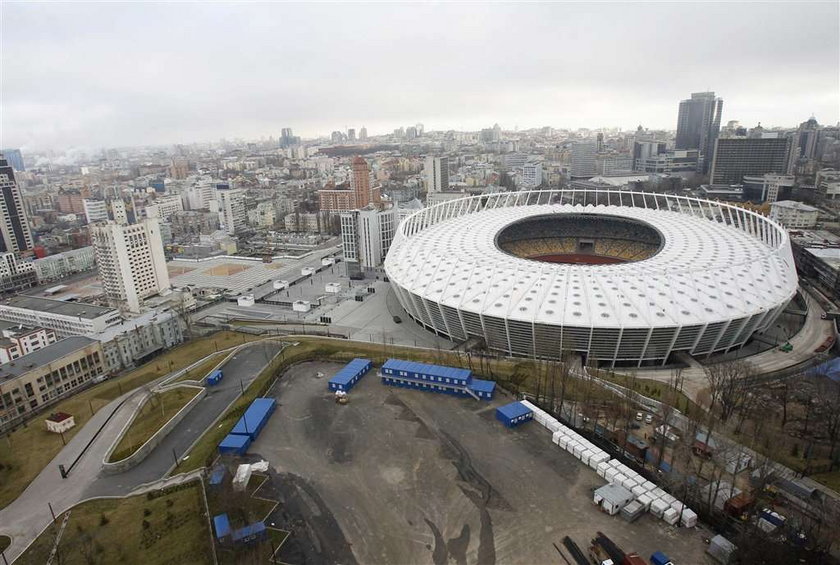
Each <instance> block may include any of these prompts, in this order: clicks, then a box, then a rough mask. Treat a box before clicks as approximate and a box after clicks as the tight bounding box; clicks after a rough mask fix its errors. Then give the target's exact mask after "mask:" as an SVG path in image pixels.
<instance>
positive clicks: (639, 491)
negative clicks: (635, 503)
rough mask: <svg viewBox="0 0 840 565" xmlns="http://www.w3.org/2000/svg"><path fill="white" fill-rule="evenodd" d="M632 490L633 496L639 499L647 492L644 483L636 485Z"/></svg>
mask: <svg viewBox="0 0 840 565" xmlns="http://www.w3.org/2000/svg"><path fill="white" fill-rule="evenodd" d="M631 491H632V492H633V496H635V497H636V499H637V500H638V499H639V497H640V496H643V495H644V494H645V493H646V492H647V491H646V490H645V487H643V486H642V485H636V486H634V487H633V488H632V489H631Z"/></svg>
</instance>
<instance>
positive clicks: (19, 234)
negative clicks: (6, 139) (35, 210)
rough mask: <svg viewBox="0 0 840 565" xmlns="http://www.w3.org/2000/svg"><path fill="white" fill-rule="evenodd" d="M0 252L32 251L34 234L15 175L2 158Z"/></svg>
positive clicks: (0, 179) (0, 174)
mask: <svg viewBox="0 0 840 565" xmlns="http://www.w3.org/2000/svg"><path fill="white" fill-rule="evenodd" d="M0 195H2V198H0V213H2V214H1V215H0V236H2V237H0V252H5V251H9V252H15V253H20V252H21V251H26V250H28V249H32V247H33V245H32V233H31V232H30V231H29V222H28V221H27V219H26V213H25V212H24V209H23V198H21V195H20V188H18V185H17V182H16V181H15V173H14V171H13V170H12V167H11V166H10V165H9V163H8V162H7V161H6V159H5V158H4V157H2V156H0Z"/></svg>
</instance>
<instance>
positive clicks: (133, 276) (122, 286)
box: [90, 218, 169, 312]
mask: <svg viewBox="0 0 840 565" xmlns="http://www.w3.org/2000/svg"><path fill="white" fill-rule="evenodd" d="M90 238H91V243H92V244H93V250H94V253H95V254H96V264H97V267H98V269H99V278H100V279H101V281H102V288H103V290H104V291H105V294H106V296H107V297H108V299H109V300H110V301H111V302H112V303H113V304H114V305H115V306H118V307H120V308H124V309H126V310H128V311H130V312H139V311H140V304H141V301H142V300H143V299H144V298H146V297H148V296H152V295H154V294H157V293H159V292H160V291H162V290H164V289H167V288H169V273H168V272H167V270H166V257H165V256H164V254H163V241H162V240H161V236H160V224H159V223H158V220H157V219H155V218H151V219H146V220H143V221H142V222H139V223H137V224H134V225H120V224H117V223H115V222H108V223H101V224H96V225H94V226H91V228H90Z"/></svg>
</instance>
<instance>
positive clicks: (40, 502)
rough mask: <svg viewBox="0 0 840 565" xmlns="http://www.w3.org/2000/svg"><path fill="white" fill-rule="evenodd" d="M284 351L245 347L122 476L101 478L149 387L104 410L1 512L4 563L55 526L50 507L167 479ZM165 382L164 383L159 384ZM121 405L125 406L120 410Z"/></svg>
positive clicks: (275, 346) (264, 345)
mask: <svg viewBox="0 0 840 565" xmlns="http://www.w3.org/2000/svg"><path fill="white" fill-rule="evenodd" d="M281 349H282V344H281V343H280V342H278V341H265V342H256V343H252V344H247V345H245V346H244V347H243V348H242V349H241V350H239V351H238V352H237V353H236V355H234V356H233V357H232V358H231V359H230V360H229V361H228V362H227V363H226V364H225V366H224V372H225V377H224V379H223V380H222V383H221V384H219V385H218V386H216V387H213V388H211V389H209V390H208V394H207V396H206V397H205V398H204V400H202V401H201V403H200V404H199V405H198V406H196V408H194V409H193V410H192V411H191V412H190V413H189V414H187V415H186V416H185V417H184V419H183V420H181V422H179V423H178V426H177V427H176V428H175V429H174V430H173V431H172V432H171V433H170V434H169V435H168V436H167V437H166V438H165V439H164V440H163V441H162V442H161V443H160V445H158V446H157V447H156V448H155V449H154V450H153V451H152V452H151V453H150V454H149V456H148V457H146V458H145V459H144V460H143V461H142V462H141V463H140V464H139V465H137V466H136V467H134V468H132V469H129V470H128V471H126V472H124V473H120V474H117V475H103V474H101V469H102V461H103V458H104V457H105V455H106V454H107V452H108V450H109V449H110V447H111V445H112V444H113V442H114V441H115V440H116V438H117V436H118V435H119V433H120V431H121V430H122V429H123V427H124V426H125V425H126V423H128V421H129V420H130V418H131V415H132V414H133V412H134V409H135V408H136V407H137V406H139V405H140V404H141V402H142V401H143V399H144V398H145V391H146V390H147V387H141V388H139V389H135V390H134V391H132V392H129V393H126V394H124V395H123V396H121V397H119V398H117V399H115V400H113V401H112V402H111V403H110V404H108V405H107V406H105V407H104V408H102V409H100V410H99V411H98V412H97V413H96V414H94V416H93V417H92V418H91V419H90V421H88V423H87V424H86V425H85V426H84V427H83V428H82V429H81V430H80V431H79V432H78V433H77V434H76V435H75V436H74V437H73V439H72V440H71V441H70V442H69V443H68V444H67V445H66V446H65V447H64V449H62V450H61V452H59V454H58V455H57V456H56V457H55V458H54V459H53V460H52V462H50V464H49V465H47V466H46V467H45V468H44V469H43V470H42V471H41V473H40V474H39V475H38V476H37V477H36V478H35V480H33V481H32V483H31V484H30V485H29V486H28V487H27V488H26V490H24V491H23V493H22V494H21V495H20V496H19V497H18V498H17V499H16V500H15V501H14V502H12V503H11V504H9V505H8V506H6V507H5V508H3V509H2V510H0V534H3V535H8V536H10V537H11V538H12V544H11V546H10V547H9V548H8V549H7V550H6V559H8V560H9V562H10V563H11V562H12V561H14V560H15V559H17V557H19V556H20V554H21V553H22V552H23V551H24V550H25V549H26V547H28V546H29V544H30V543H32V541H33V540H34V539H35V538H36V537H37V536H38V535H39V534H40V533H41V532H42V531H43V530H44V528H46V527H47V526H49V524H50V523H51V522H52V514H51V511H50V505H51V506H52V510H53V511H54V512H55V514H56V516H58V515H59V514H61V513H63V512H65V511H66V510H68V509H69V508H71V507H72V506H74V505H76V504H78V503H79V502H81V501H83V500H86V499H88V498H92V497H97V496H124V495H126V494H129V493H130V492H132V491H133V490H135V489H137V488H138V487H142V486H143V485H145V484H147V483H150V482H154V481H158V480H160V479H162V478H164V477H165V476H166V475H167V474H168V473H169V471H170V470H171V469H172V468H173V467H174V466H175V456H174V454H177V456H178V457H179V458H180V457H182V456H183V455H184V453H185V452H186V451H187V450H188V449H189V448H190V447H191V446H192V444H193V443H194V442H195V441H197V440H198V438H199V437H200V436H201V434H203V433H204V432H205V431H206V430H207V428H208V427H210V425H211V424H212V423H213V421H214V420H215V419H216V418H217V417H218V416H219V415H220V414H222V412H224V410H225V409H226V408H227V407H228V406H229V405H230V404H231V403H232V402H233V401H234V400H236V399H237V398H238V397H239V396H240V394H241V393H242V389H243V388H247V387H248V386H249V385H250V384H251V382H252V381H253V380H254V379H255V378H256V376H257V375H258V374H259V373H260V371H261V370H262V369H263V367H265V366H266V365H267V364H268V362H269V361H271V359H272V358H273V357H274V356H275V355H276V354H277V353H279V352H280V350H281ZM167 376H168V375H167ZM164 378H166V377H164ZM161 380H163V378H162V379H158V381H156V382H160V381H161ZM123 401H124V404H123V405H122V406H120V407H119V408H117V407H118V406H119V405H120V403H121V402H123ZM114 410H116V413H115V414H114V416H113V417H112V418H111V420H110V421H108V423H107V424H106V425H105V427H104V428H103V429H102V432H101V433H100V434H99V436H98V437H97V438H96V440H95V441H94V442H93V443H92V444H91V446H90V447H89V448H88V450H87V451H86V452H85V453H84V455H83V456H82V457H81V459H79V462H78V464H77V465H76V467H75V468H74V469H73V472H72V473H70V475H69V476H68V477H67V478H66V479H62V478H61V475H60V474H59V472H58V465H59V464H64V465H65V466H69V464H70V463H71V462H72V461H73V460H74V459H75V458H76V457H77V456H78V454H79V453H81V452H82V450H83V449H84V447H85V445H86V444H87V443H88V442H89V441H90V439H91V438H92V437H93V436H94V434H95V433H96V431H97V430H98V429H99V428H100V427H101V426H102V425H103V423H104V422H105V420H107V419H108V416H109V415H110V414H111V413H112V412H114ZM173 450H174V451H173Z"/></svg>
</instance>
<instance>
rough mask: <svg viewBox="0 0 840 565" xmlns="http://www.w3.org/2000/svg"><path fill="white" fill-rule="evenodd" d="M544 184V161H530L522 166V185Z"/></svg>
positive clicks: (534, 185)
mask: <svg viewBox="0 0 840 565" xmlns="http://www.w3.org/2000/svg"><path fill="white" fill-rule="evenodd" d="M541 184H542V163H534V162H528V163H525V164H524V165H523V166H522V187H523V188H526V189H528V188H537V187H538V186H540V185H541Z"/></svg>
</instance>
